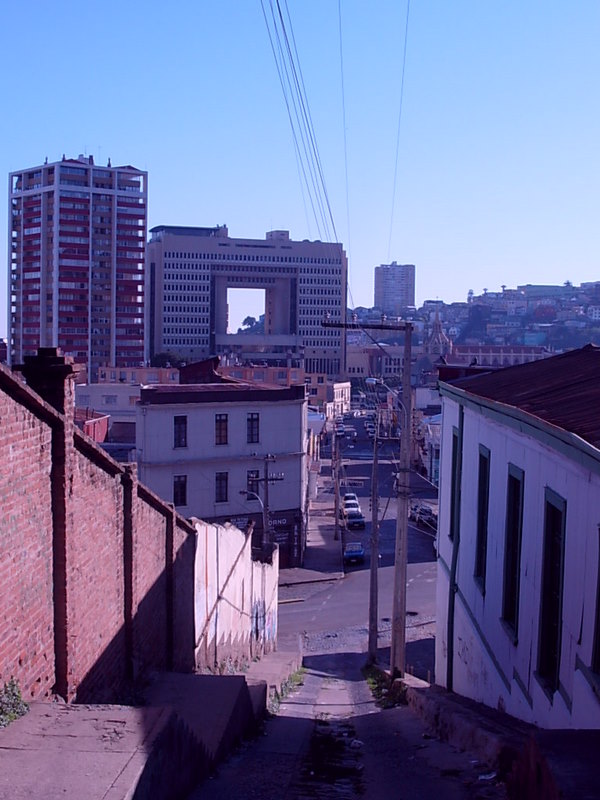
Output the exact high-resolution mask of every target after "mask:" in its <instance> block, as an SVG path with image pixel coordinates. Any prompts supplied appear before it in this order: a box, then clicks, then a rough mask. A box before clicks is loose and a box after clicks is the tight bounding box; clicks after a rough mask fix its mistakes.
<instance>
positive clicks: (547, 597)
mask: <svg viewBox="0 0 600 800" xmlns="http://www.w3.org/2000/svg"><path fill="white" fill-rule="evenodd" d="M566 510H567V504H566V502H565V500H563V498H562V497H559V495H557V494H556V493H555V492H553V491H552V489H548V488H546V503H545V510H544V552H543V561H542V595H541V598H540V632H539V649H538V676H539V678H540V680H541V681H542V683H543V684H544V686H545V687H546V689H547V690H548V691H549V692H555V691H556V690H557V689H558V676H559V670H560V651H561V638H562V600H563V574H564V562H565V520H566Z"/></svg>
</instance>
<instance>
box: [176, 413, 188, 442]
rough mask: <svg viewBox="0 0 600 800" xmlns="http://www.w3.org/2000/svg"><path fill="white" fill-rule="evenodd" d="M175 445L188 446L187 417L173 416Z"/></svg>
mask: <svg viewBox="0 0 600 800" xmlns="http://www.w3.org/2000/svg"><path fill="white" fill-rule="evenodd" d="M173 447H187V417H186V416H185V415H182V416H175V417H173Z"/></svg>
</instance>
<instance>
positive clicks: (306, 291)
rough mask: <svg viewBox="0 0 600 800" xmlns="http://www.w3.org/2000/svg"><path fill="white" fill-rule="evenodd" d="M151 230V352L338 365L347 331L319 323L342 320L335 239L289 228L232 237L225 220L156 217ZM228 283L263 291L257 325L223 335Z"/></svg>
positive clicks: (340, 263)
mask: <svg viewBox="0 0 600 800" xmlns="http://www.w3.org/2000/svg"><path fill="white" fill-rule="evenodd" d="M150 233H151V239H150V243H149V245H148V292H149V297H150V304H149V305H150V316H149V323H150V348H151V355H153V354H156V353H160V352H168V353H173V354H175V355H177V356H179V357H180V358H183V359H186V360H188V361H191V360H197V359H201V358H206V357H207V356H209V355H219V356H220V357H221V358H224V359H225V360H226V361H228V362H229V363H232V360H237V361H238V362H239V361H242V362H252V363H258V364H263V363H264V364H269V365H274V366H276V365H279V366H282V367H283V366H290V367H291V366H302V367H303V368H304V369H305V370H306V371H307V372H318V373H324V374H327V375H330V376H331V377H335V376H337V375H340V374H343V373H344V370H345V362H346V337H345V332H344V331H343V330H342V329H340V328H324V327H323V326H322V324H321V323H322V322H323V320H325V319H330V320H331V321H333V322H343V321H344V320H345V316H346V286H347V275H348V261H347V259H346V253H345V252H344V249H343V247H342V245H341V244H328V243H326V242H311V241H308V239H306V240H304V241H301V242H298V241H293V240H292V239H290V236H289V233H288V231H270V232H269V233H267V235H266V237H265V238H264V239H233V238H230V236H229V234H228V231H227V227H226V226H225V225H220V226H217V227H215V228H188V227H176V226H172V225H160V226H158V227H156V228H152V230H151V231H150ZM228 289H263V290H264V293H265V325H264V331H263V332H260V333H258V332H257V333H240V334H238V333H228V323H229V308H228V302H227V291H228Z"/></svg>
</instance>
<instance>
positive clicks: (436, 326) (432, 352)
mask: <svg viewBox="0 0 600 800" xmlns="http://www.w3.org/2000/svg"><path fill="white" fill-rule="evenodd" d="M451 352H452V339H450V338H449V337H448V336H446V334H445V333H444V331H443V329H442V323H441V322H440V315H439V312H438V310H437V309H436V311H435V318H434V320H433V325H432V328H431V334H430V335H429V338H428V339H427V340H426V341H425V353H427V355H429V356H445V355H446V354H447V353H451Z"/></svg>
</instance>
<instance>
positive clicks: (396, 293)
mask: <svg viewBox="0 0 600 800" xmlns="http://www.w3.org/2000/svg"><path fill="white" fill-rule="evenodd" d="M414 304H415V265H414V264H397V263H396V262H395V261H392V263H391V264H381V265H380V266H379V267H375V292H374V305H375V307H376V308H378V309H380V310H381V311H382V312H383V313H384V314H389V315H391V316H395V317H397V316H400V314H401V313H402V311H403V310H404V309H405V308H408V307H409V306H414Z"/></svg>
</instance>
